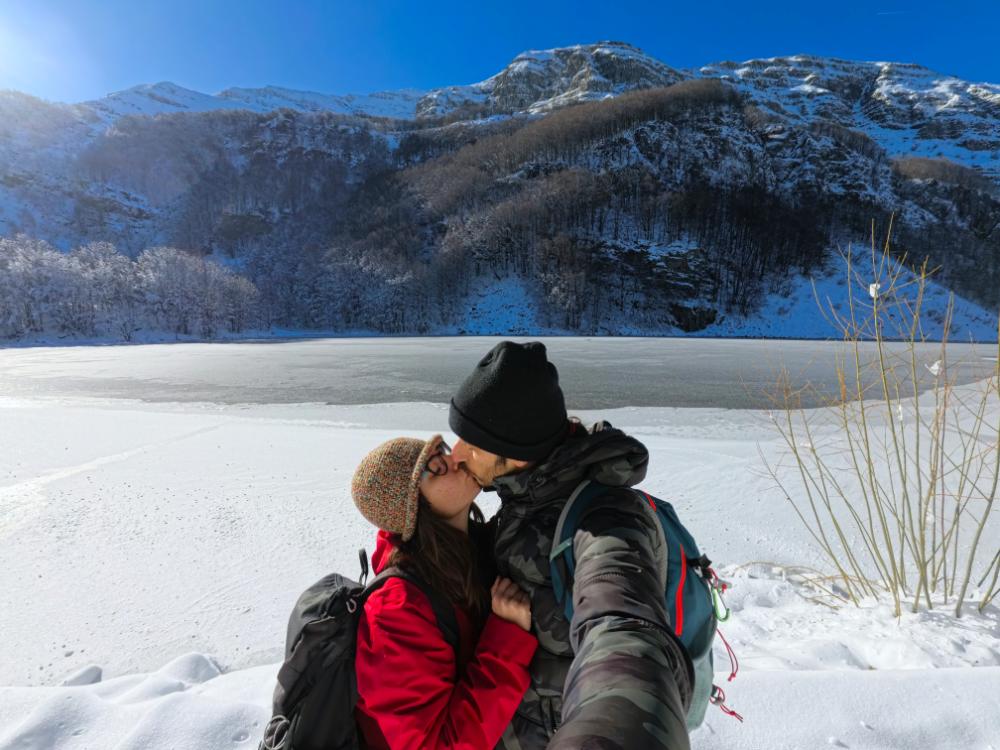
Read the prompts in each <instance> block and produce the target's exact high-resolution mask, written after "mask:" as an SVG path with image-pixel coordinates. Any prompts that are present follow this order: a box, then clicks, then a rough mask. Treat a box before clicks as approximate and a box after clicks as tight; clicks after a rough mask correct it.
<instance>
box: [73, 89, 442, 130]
mask: <svg viewBox="0 0 1000 750" xmlns="http://www.w3.org/2000/svg"><path fill="white" fill-rule="evenodd" d="M424 93H425V92H423V91H418V90H416V89H403V90H401V91H380V92H376V93H374V94H361V95H358V94H347V95H345V96H332V95H328V94H318V93H316V92H314V91H296V90H293V89H287V88H281V87H279V86H266V87H264V88H257V89H248V88H229V89H226V90H225V91H221V92H219V93H218V94H215V95H211V94H203V93H201V92H199V91H193V90H191V89H186V88H184V87H183V86H178V85H177V84H174V83H170V82H168V81H164V82H161V83H154V84H143V85H140V86H133V87H132V88H130V89H125V90H124V91H117V92H115V93H113V94H109V95H108V96H106V97H104V98H102V99H95V100H93V101H89V102H84V103H83V104H82V105H80V106H82V107H86V108H89V109H91V110H93V111H94V112H96V113H97V114H98V115H99V116H100V117H101V118H102V119H103V121H104V122H107V123H113V122H114V121H115V120H117V119H118V118H120V117H124V116H127V115H145V116H153V115H159V114H166V113H172V112H212V111H215V110H230V109H246V110H250V111H251V112H273V111H274V110H276V109H292V110H296V111H299V112H333V113H336V114H347V115H369V116H372V117H391V118H395V119H403V120H405V119H412V118H413V116H414V112H415V107H416V103H417V101H418V100H419V99H420V98H421V97H422V96H423V95H424Z"/></svg>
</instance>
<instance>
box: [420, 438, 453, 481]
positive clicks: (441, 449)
mask: <svg viewBox="0 0 1000 750" xmlns="http://www.w3.org/2000/svg"><path fill="white" fill-rule="evenodd" d="M450 455H451V446H450V445H448V444H447V443H446V442H445V441H444V440H442V441H441V442H440V443H438V446H437V450H436V451H434V453H432V454H431V455H430V456H429V457H428V459H427V463H425V464H424V469H423V471H422V472H420V481H423V480H425V479H427V478H428V477H431V476H434V477H443V476H444V475H445V474H447V473H448V462H447V461H445V460H444V457H445V456H450Z"/></svg>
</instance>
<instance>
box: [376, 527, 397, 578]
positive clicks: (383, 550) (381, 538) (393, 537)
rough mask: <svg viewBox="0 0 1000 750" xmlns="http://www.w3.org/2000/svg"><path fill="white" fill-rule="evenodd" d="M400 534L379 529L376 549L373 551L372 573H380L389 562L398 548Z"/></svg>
mask: <svg viewBox="0 0 1000 750" xmlns="http://www.w3.org/2000/svg"><path fill="white" fill-rule="evenodd" d="M398 541H399V534H391V533H389V532H388V531H384V530H381V529H380V530H379V532H378V536H377V537H376V538H375V551H374V552H373V553H372V574H373V575H378V574H379V573H381V572H382V570H383V568H385V567H386V566H387V565H388V564H389V555H390V554H392V551H393V550H394V549H395V548H396V543H397V542H398Z"/></svg>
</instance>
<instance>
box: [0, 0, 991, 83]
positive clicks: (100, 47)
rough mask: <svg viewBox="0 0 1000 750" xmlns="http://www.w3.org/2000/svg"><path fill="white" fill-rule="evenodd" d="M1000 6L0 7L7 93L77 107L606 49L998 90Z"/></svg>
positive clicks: (185, 3)
mask: <svg viewBox="0 0 1000 750" xmlns="http://www.w3.org/2000/svg"><path fill="white" fill-rule="evenodd" d="M998 29H1000V1H998V0H950V2H947V3H945V2H924V1H921V0H884V1H883V2H860V1H852V0H843V1H842V2H805V1H804V0H797V1H796V2H785V1H784V0H772V1H771V2H762V3H752V2H729V1H728V0H715V2H711V3H706V2H697V1H694V2H692V0H687V2H683V3H680V2H658V3H652V2H649V3H637V2H628V0H619V1H618V2H613V1H612V0H605V1H604V2H587V1H584V0H581V1H579V2H548V3H546V2H541V1H540V0H539V1H536V2H521V0H509V1H508V2H503V3H490V2H482V3H469V2H437V3H435V2H431V1H430V0H425V2H381V1H379V0H370V1H369V2H320V1H318V0H308V1H305V2H295V1H294V0H285V2H262V1H261V2H258V1H257V0H242V1H241V2H235V1H230V2H221V1H218V0H171V1H170V2H155V3H154V2H147V1H145V0H75V1H71V0H0V88H13V89H18V90H21V91H26V92H27V93H30V94H34V95H36V96H41V97H44V98H47V99H53V100H57V101H82V100H86V99H91V98H96V97H99V96H102V95H104V94H106V93H109V92H111V91H116V90H120V89H123V88H128V87H129V86H133V85H135V84H138V83H153V82H156V81H164V80H168V81H173V82H175V83H178V84H180V85H182V86H187V87H189V88H193V89H197V90H200V91H205V92H208V93H214V92H217V91H220V90H222V89H224V88H227V87H229V86H263V85H268V84H273V85H278V86H287V87H290V88H298V89H311V90H314V91H321V92H324V93H366V92H370V91H378V90H383V89H396V88H408V87H412V88H421V89H424V88H433V87H435V86H443V85H448V84H460V83H472V82H474V81H479V80H482V79H483V78H487V77H489V76H490V75H493V74H494V73H496V72H497V71H498V70H500V69H501V68H503V67H504V66H505V65H506V64H507V63H508V62H510V60H511V59H512V58H513V57H514V56H515V55H516V54H518V53H519V52H521V51H523V50H526V49H545V48H550V47H560V46H567V45H572V44H585V43H590V42H595V41H600V40H605V39H614V40H622V41H627V42H630V43H632V44H634V45H636V46H638V47H640V48H642V49H644V50H645V51H646V52H647V53H649V54H651V55H653V56H654V57H657V58H659V59H660V60H663V61H664V62H665V63H667V64H668V65H672V66H674V67H691V66H697V65H702V64H705V63H709V62H716V61H719V60H745V59H748V58H751V57H773V56H776V55H791V54H797V53H805V54H814V55H829V56H836V57H843V58H848V59H858V60H893V61H900V62H917V63H920V64H923V65H926V66H927V67H930V68H932V69H934V70H937V71H940V72H942V73H946V74H951V75H957V76H960V77H962V78H966V79H969V80H972V81H987V82H993V83H1000V54H997V53H996V52H995V51H994V50H995V45H996V39H997V38H998V36H1000V31H998Z"/></svg>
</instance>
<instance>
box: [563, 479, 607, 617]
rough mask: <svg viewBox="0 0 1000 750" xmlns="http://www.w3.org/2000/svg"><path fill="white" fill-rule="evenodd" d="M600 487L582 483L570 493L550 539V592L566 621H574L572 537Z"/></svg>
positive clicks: (574, 562) (602, 487) (599, 491)
mask: <svg viewBox="0 0 1000 750" xmlns="http://www.w3.org/2000/svg"><path fill="white" fill-rule="evenodd" d="M603 489H605V487H604V486H603V485H600V484H598V483H597V482H592V481H591V480H589V479H584V480H583V481H582V482H580V484H578V485H577V486H576V489H575V490H573V494H571V495H570V496H569V499H568V500H567V501H566V504H565V505H563V508H562V512H561V513H560V514H559V520H558V521H557V522H556V530H555V533H554V534H553V535H552V551H551V552H550V553H549V570H550V574H551V576H552V589H553V591H554V592H555V595H556V601H557V602H558V603H560V604H562V605H563V609H564V612H565V614H566V619H567V620H571V619H573V595H572V590H573V574H574V572H575V570H576V560H575V558H574V557H573V537H574V535H575V534H576V530H577V528H578V527H579V525H580V520H581V519H582V518H583V515H584V512H585V511H586V510H587V504H588V501H589V500H590V499H591V498H592V497H595V496H596V495H599V494H601V491H602V490H603Z"/></svg>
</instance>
